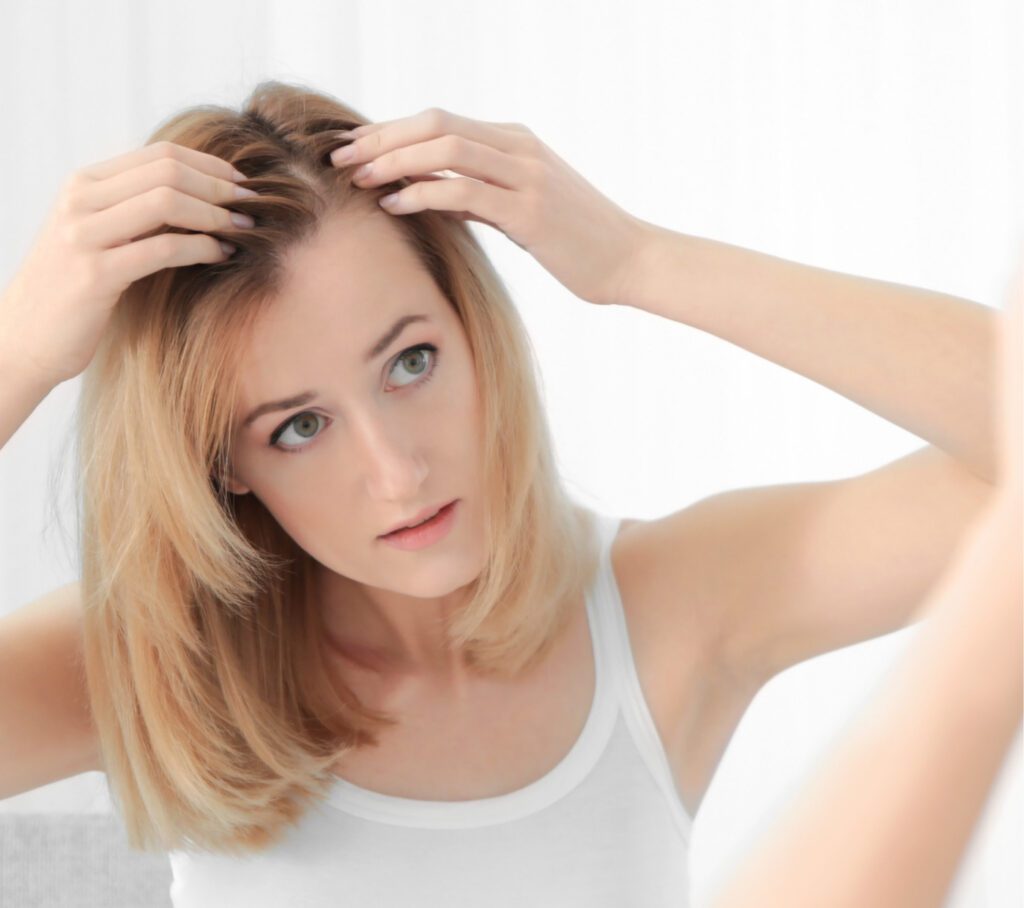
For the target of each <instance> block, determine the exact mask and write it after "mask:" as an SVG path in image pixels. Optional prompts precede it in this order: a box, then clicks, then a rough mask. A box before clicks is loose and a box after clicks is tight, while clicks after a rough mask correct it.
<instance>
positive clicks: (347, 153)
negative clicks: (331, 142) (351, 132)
mask: <svg viewBox="0 0 1024 908" xmlns="http://www.w3.org/2000/svg"><path fill="white" fill-rule="evenodd" d="M355 154H356V146H355V145H354V144H353V145H346V146H345V147H344V148H338V149H336V150H335V151H332V152H331V160H332V161H333V162H334V163H335V164H344V163H345V162H346V161H350V160H351V159H352V158H354V157H355Z"/></svg>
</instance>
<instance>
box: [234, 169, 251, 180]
mask: <svg viewBox="0 0 1024 908" xmlns="http://www.w3.org/2000/svg"><path fill="white" fill-rule="evenodd" d="M231 179H232V180H234V181H235V182H236V183H240V182H241V181H242V180H248V179H249V178H248V177H247V176H246V175H245V174H244V173H242V171H240V170H235V169H234V168H232V169H231Z"/></svg>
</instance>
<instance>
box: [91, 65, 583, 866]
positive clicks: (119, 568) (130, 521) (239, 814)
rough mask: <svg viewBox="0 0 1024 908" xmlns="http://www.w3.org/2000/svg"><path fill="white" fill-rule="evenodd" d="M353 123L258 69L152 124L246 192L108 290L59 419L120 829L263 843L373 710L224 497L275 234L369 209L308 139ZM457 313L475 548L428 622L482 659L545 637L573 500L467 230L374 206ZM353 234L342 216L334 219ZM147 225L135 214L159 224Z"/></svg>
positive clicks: (306, 593)
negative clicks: (207, 255) (455, 593)
mask: <svg viewBox="0 0 1024 908" xmlns="http://www.w3.org/2000/svg"><path fill="white" fill-rule="evenodd" d="M364 122H367V121H366V120H364V119H363V118H362V117H360V116H358V115H357V114H356V113H355V112H354V111H353V110H352V109H351V108H350V107H348V106H346V105H344V104H342V103H341V102H339V101H337V100H335V99H334V98H332V97H330V96H329V95H326V94H323V93H320V92H316V91H313V90H311V89H309V88H306V87H303V86H299V85H291V84H286V83H282V82H278V81H268V82H263V83H260V84H259V85H258V86H257V87H256V88H255V89H254V90H253V92H252V93H251V95H250V96H249V97H248V98H247V99H246V101H245V102H244V104H243V106H242V108H241V110H240V111H235V110H232V109H230V108H225V107H221V106H210V105H204V106H199V107H193V108H190V109H187V110H184V111H182V112H180V113H178V114H176V115H175V116H173V117H171V118H170V119H168V120H167V121H165V122H164V123H163V124H162V125H161V126H159V127H158V128H157V130H156V131H155V132H154V133H153V135H152V137H151V138H150V139H149V142H148V143H147V144H150V143H153V142H158V141H167V142H173V143H176V144H178V145H182V146H185V147H188V148H194V149H198V150H199V151H203V152H207V153H210V154H213V155H216V156H218V157H221V158H223V159H225V160H227V161H228V162H230V163H231V164H233V165H234V166H235V167H236V168H238V169H239V170H241V171H242V172H243V173H245V174H246V175H247V176H248V181H247V183H246V184H245V185H248V186H249V187H251V188H252V189H255V190H256V191H257V192H258V193H259V198H253V199H244V200H241V201H239V202H238V203H237V204H236V203H232V207H234V208H237V209H238V210H244V211H250V212H251V213H252V214H253V216H254V217H255V220H256V227H255V228H253V229H251V230H247V231H244V232H243V231H239V232H237V233H231V234H230V235H229V234H227V233H222V234H218V233H216V232H213V234H212V235H214V236H219V237H220V238H225V239H230V240H231V241H232V242H233V243H236V244H237V245H238V247H239V248H238V252H236V253H235V255H234V256H232V257H231V258H229V259H227V260H225V261H223V262H220V263H216V264H199V265H192V266H188V267H181V268H175V269H163V270H160V271H157V272H156V273H154V274H151V275H149V276H147V277H146V278H144V279H142V280H139V281H136V282H135V283H134V284H132V285H131V286H129V287H128V288H127V289H126V290H125V292H124V293H123V295H122V297H121V299H120V300H119V302H118V304H117V306H116V308H115V310H114V313H113V317H112V319H111V322H110V325H109V327H108V329H107V330H106V332H105V334H104V336H103V339H102V342H101V344H100V346H99V348H98V350H97V352H96V354H95V356H94V358H93V360H92V362H91V363H90V365H89V367H88V369H87V370H86V372H85V373H84V375H83V382H82V389H81V397H80V399H79V411H78V421H77V433H78V438H77V442H78V443H77V461H76V467H77V473H78V481H79V493H80V499H79V513H78V520H79V527H78V530H79V539H80V540H81V543H80V544H81V564H82V579H81V589H82V593H83V606H84V647H85V649H84V658H85V673H86V678H87V684H88V696H89V702H90V707H91V711H92V715H93V721H94V724H95V728H96V730H97V734H98V738H99V744H100V750H101V755H102V760H103V765H104V768H105V771H106V773H107V776H108V781H109V784H110V788H111V793H112V797H113V799H114V803H115V808H116V809H117V810H118V811H119V812H120V813H121V814H122V817H123V820H124V824H125V828H126V831H127V835H128V841H129V843H130V845H131V846H132V847H134V848H137V849H145V850H152V849H157V850H162V851H167V850H178V849H193V850H196V849H198V850H206V851H220V852H224V853H232V854H244V853H248V852H254V851H259V850H262V849H264V848H266V847H268V846H269V845H272V844H274V843H276V842H278V841H279V840H280V839H281V837H282V836H283V835H284V834H285V833H286V832H287V830H288V828H289V827H290V826H293V825H294V824H295V823H296V822H297V821H298V820H299V819H300V818H301V817H302V815H303V814H304V813H305V812H306V810H307V809H308V808H309V807H311V806H312V805H313V804H315V803H316V802H318V801H320V800H322V799H323V798H324V796H325V795H326V792H327V789H328V787H329V786H330V785H331V784H332V782H333V781H335V776H334V775H333V774H332V772H331V766H332V765H333V764H334V763H335V762H336V761H337V760H338V758H339V757H340V756H341V755H342V754H344V753H345V752H346V751H348V750H350V749H352V748H355V747H362V746H366V745H376V744H377V743H378V738H377V735H376V734H375V733H374V729H375V728H378V727H380V726H387V725H393V724H395V722H396V720H395V719H394V718H393V717H392V716H390V715H388V714H386V713H383V712H377V711H374V710H372V709H370V708H369V707H367V706H364V705H363V704H361V703H360V701H359V700H358V698H357V697H356V696H355V694H354V693H353V692H352V691H351V690H348V689H342V688H340V687H339V686H337V682H336V681H331V680H329V678H328V674H327V668H326V663H325V661H324V656H323V653H322V649H321V646H320V640H321V637H320V633H319V631H320V623H319V622H320V620H321V619H320V613H319V612H318V610H317V608H316V606H315V603H314V601H313V597H312V596H311V594H310V591H311V577H312V575H311V565H312V559H311V557H310V556H309V555H308V554H307V553H306V552H305V551H304V550H303V549H301V548H300V547H299V546H298V545H297V544H296V543H295V542H294V540H292V539H291V537H289V536H288V535H287V534H286V533H285V532H284V530H283V529H282V528H281V527H280V525H279V524H278V523H277V522H276V521H275V520H274V518H273V517H272V516H271V514H270V513H269V512H268V511H267V510H266V509H265V508H264V506H263V505H262V504H261V502H260V501H259V500H258V499H257V498H256V497H255V496H253V495H243V496H234V495H232V494H230V493H229V492H226V491H225V490H224V489H223V488H222V486H221V483H220V482H219V481H218V479H217V477H218V476H221V475H226V473H227V471H228V469H229V464H228V459H227V452H228V447H229V439H230V437H231V431H232V425H233V424H234V423H235V416H236V414H235V412H234V402H235V400H236V392H237V391H238V378H239V371H240V370H239V365H240V363H241V362H242V360H243V358H244V356H245V341H246V338H247V332H248V331H249V330H250V329H251V327H252V325H253V322H254V320H255V319H256V317H257V316H258V315H259V313H260V312H261V311H262V310H263V309H264V308H265V307H266V306H268V305H270V304H272V301H273V299H274V295H275V294H276V293H277V292H278V291H279V289H280V287H281V279H282V261H283V259H284V257H285V254H286V253H287V252H288V250H289V249H290V248H292V247H294V246H296V245H297V244H300V243H302V242H303V241H304V240H306V239H307V238H309V237H311V236H312V235H313V233H314V232H315V231H316V230H317V228H318V226H319V225H320V224H321V222H322V221H323V219H324V218H325V217H327V216H329V215H332V214H336V213H339V212H342V211H344V210H347V209H350V208H351V210H353V211H366V212H369V211H374V212H376V213H377V216H381V217H393V216H392V215H388V214H385V213H384V212H381V211H380V210H379V208H377V207H376V200H377V198H378V197H379V196H380V195H382V194H385V193H386V192H388V191H392V190H394V189H397V188H401V187H402V186H406V185H410V183H409V181H407V180H405V179H404V178H403V179H402V180H399V181H396V182H395V183H391V184H389V185H387V186H382V187H379V189H373V190H362V189H359V188H357V187H354V186H353V185H352V183H351V173H350V172H349V170H348V169H345V168H336V167H334V166H333V165H332V164H331V163H330V161H329V159H328V155H329V153H330V152H331V151H332V150H333V149H334V148H335V147H337V146H338V145H339V144H340V142H341V141H342V140H341V139H339V137H338V136H337V130H341V129H351V128H354V127H355V126H358V125H361V124H362V123H364ZM394 223H395V224H396V225H398V226H399V228H400V230H401V232H402V238H403V241H404V242H407V243H408V244H409V246H410V247H411V248H412V249H413V250H414V251H415V252H416V254H417V256H418V257H419V259H420V261H422V263H423V266H424V267H425V268H426V269H427V271H428V272H429V273H430V275H431V277H432V278H433V280H434V281H435V282H436V284H437V286H438V287H439V288H440V290H441V291H442V292H443V294H444V296H445V297H446V299H447V301H448V302H449V303H450V304H451V306H452V307H453V309H454V310H455V312H456V313H457V314H458V316H459V318H460V320H461V323H462V325H463V326H464V328H465V331H466V333H467V337H468V340H469V345H470V347H471V349H472V352H473V359H474V363H475V368H476V375H477V381H478V383H479V389H480V396H481V401H482V432H483V435H484V438H483V450H484V452H485V457H486V465H487V469H486V471H485V473H486V476H487V488H486V490H485V494H486V502H485V510H486V516H485V526H484V533H485V541H486V548H485V550H486V552H487V554H488V557H487V561H486V565H485V567H484V568H483V570H482V572H481V574H480V576H479V577H478V578H477V579H476V580H475V581H474V582H473V583H472V584H471V585H470V587H469V590H470V591H471V595H470V596H469V598H468V602H467V604H466V606H465V607H464V608H463V609H462V610H460V611H459V612H458V613H457V614H455V615H454V616H453V619H454V620H453V621H452V622H451V623H450V625H449V627H448V629H447V630H448V635H449V640H450V642H451V644H452V646H453V647H458V648H460V649H462V650H463V651H464V653H465V654H466V658H467V660H468V662H469V663H470V664H471V665H472V666H473V667H474V668H475V669H476V670H478V671H479V672H481V673H491V674H496V675H501V676H504V677H511V676H513V675H515V674H517V673H519V672H521V671H524V670H525V669H527V668H529V667H530V666H531V665H533V664H535V663H536V662H538V661H539V660H540V659H542V658H543V657H544V655H545V654H546V653H547V652H548V651H549V650H550V647H551V644H552V642H553V641H554V639H555V638H556V636H557V635H558V633H559V631H560V630H561V629H562V628H563V627H564V626H565V624H566V622H567V621H568V618H569V614H570V608H571V606H572V604H573V602H577V601H579V598H580V597H581V596H582V595H583V593H584V591H585V588H586V585H587V584H588V583H589V582H590V580H591V578H592V576H593V573H594V570H595V569H596V560H597V551H596V535H595V533H594V527H593V523H592V514H591V512H590V511H588V510H586V509H585V508H582V507H581V506H579V505H577V504H575V503H573V502H572V501H571V500H570V499H569V497H568V496H567V495H566V494H565V492H564V490H563V487H562V485H561V483H560V479H559V476H558V472H557V469H556V464H555V461H554V457H553V453H552V444H551V439H550V436H549V431H548V428H547V424H546V420H545V416H544V413H543V410H542V407H541V403H540V397H539V394H538V385H537V378H536V376H537V373H536V371H535V366H534V362H533V359H532V355H533V354H532V348H531V346H530V343H529V340H528V337H527V335H526V332H525V329H524V326H523V324H522V322H521V320H520V318H519V315H518V313H517V311H516V309H515V307H514V306H513V304H512V302H511V300H510V298H509V296H508V293H507V291H506V289H505V287H504V285H503V284H502V281H501V279H500V278H499V277H498V275H497V274H496V273H495V271H494V270H493V268H492V266H491V265H490V263H489V261H488V259H487V258H486V256H485V254H484V253H483V251H482V250H481V248H480V247H479V245H478V243H477V241H476V240H475V239H474V237H473V236H472V234H471V233H470V232H469V230H468V229H467V227H466V225H465V224H464V223H463V222H462V221H460V220H458V219H457V218H453V217H448V216H445V215H444V214H442V213H441V212H438V211H433V210H425V211H422V212H419V213H415V214H408V215H402V216H398V217H394ZM353 224H354V225H355V226H354V227H353V229H358V226H357V225H358V221H357V220H354V221H353ZM175 230H177V228H174V227H165V228H161V230H159V231H156V232H170V231H175Z"/></svg>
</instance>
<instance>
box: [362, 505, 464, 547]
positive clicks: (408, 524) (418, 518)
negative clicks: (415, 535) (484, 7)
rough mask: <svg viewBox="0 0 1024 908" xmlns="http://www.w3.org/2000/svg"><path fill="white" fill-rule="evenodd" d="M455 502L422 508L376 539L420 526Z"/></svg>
mask: <svg viewBox="0 0 1024 908" xmlns="http://www.w3.org/2000/svg"><path fill="white" fill-rule="evenodd" d="M455 501H457V499H455V498H453V499H452V500H451V501H448V502H445V503H443V504H436V505H432V506H430V507H427V508H424V509H423V510H422V511H420V512H419V513H418V514H416V515H415V516H413V517H412V518H410V519H409V520H407V521H404V522H402V523H400V524H397V525H395V526H393V527H392V528H391V529H390V530H388V531H387V532H386V533H381V534H380V536H378V537H377V538H378V539H384V538H385V537H387V536H394V535H395V534H396V533H399V532H401V531H402V530H407V529H410V528H412V527H417V526H421V525H422V524H424V523H427V522H428V521H430V520H432V519H433V518H434V517H436V516H437V515H438V514H440V513H441V511H443V510H445V509H446V508H448V507H449V506H450V505H452V504H453V503H454V502H455Z"/></svg>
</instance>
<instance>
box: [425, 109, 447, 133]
mask: <svg viewBox="0 0 1024 908" xmlns="http://www.w3.org/2000/svg"><path fill="white" fill-rule="evenodd" d="M423 119H424V120H425V121H426V124H427V127H428V128H429V129H431V130H432V131H435V132H444V131H446V129H445V127H446V126H447V125H448V111H446V110H442V109H441V108H440V107H428V108H427V109H426V110H425V111H423Z"/></svg>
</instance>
